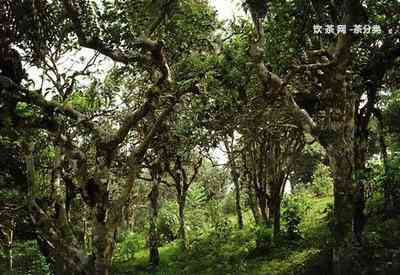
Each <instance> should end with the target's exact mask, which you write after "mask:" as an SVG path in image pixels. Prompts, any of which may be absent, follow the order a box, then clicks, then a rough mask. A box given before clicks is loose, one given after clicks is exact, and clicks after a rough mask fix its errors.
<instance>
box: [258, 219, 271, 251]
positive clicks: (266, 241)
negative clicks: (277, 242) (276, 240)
mask: <svg viewBox="0 0 400 275" xmlns="http://www.w3.org/2000/svg"><path fill="white" fill-rule="evenodd" d="M255 235H256V250H257V252H267V251H268V250H269V248H271V245H272V235H273V233H272V228H270V227H266V226H263V225H259V226H257V227H256V228H255Z"/></svg>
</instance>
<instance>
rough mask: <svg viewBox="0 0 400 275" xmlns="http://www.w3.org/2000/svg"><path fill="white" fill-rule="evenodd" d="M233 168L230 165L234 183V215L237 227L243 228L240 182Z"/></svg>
mask: <svg viewBox="0 0 400 275" xmlns="http://www.w3.org/2000/svg"><path fill="white" fill-rule="evenodd" d="M234 169H235V168H233V167H231V176H232V181H233V184H234V185H235V205H236V208H235V209H236V215H237V220H238V227H239V229H243V215H242V207H241V205H240V183H239V174H238V172H237V171H236V170H234Z"/></svg>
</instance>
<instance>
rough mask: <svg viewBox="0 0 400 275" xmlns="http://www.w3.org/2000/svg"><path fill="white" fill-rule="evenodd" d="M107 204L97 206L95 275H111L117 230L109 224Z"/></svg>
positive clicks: (94, 247) (94, 251)
mask: <svg viewBox="0 0 400 275" xmlns="http://www.w3.org/2000/svg"><path fill="white" fill-rule="evenodd" d="M105 204H106V202H103V203H99V204H98V205H97V206H96V220H95V225H94V231H93V255H94V270H95V275H109V274H110V269H111V260H112V254H113V251H114V243H115V240H114V237H115V230H114V228H113V226H112V225H110V224H108V223H107V220H106V216H107V208H106V206H105Z"/></svg>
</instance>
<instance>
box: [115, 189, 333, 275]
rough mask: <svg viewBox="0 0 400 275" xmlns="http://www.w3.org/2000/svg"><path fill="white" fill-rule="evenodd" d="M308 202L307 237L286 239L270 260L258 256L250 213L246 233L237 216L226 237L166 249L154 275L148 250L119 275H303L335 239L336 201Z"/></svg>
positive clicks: (211, 235) (203, 237)
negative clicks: (328, 211)
mask: <svg viewBox="0 0 400 275" xmlns="http://www.w3.org/2000/svg"><path fill="white" fill-rule="evenodd" d="M304 199H305V200H308V201H309V204H310V208H309V209H308V210H307V213H306V215H305V217H304V218H303V220H302V223H301V224H300V230H301V232H302V236H303V238H302V239H298V240H296V241H288V240H285V239H284V238H283V239H282V240H281V241H279V242H276V243H274V245H273V247H272V248H271V249H270V250H268V251H267V252H266V253H264V255H259V254H257V253H254V251H253V250H254V249H255V238H254V232H252V229H253V227H252V225H251V223H252V218H251V214H250V213H245V214H244V220H245V224H246V226H245V228H244V229H243V230H238V229H235V226H233V225H234V224H236V217H235V216H234V215H231V216H230V217H229V218H228V220H229V224H231V226H230V228H227V229H226V230H227V232H226V234H225V233H224V231H221V232H222V233H221V232H219V233H218V232H213V231H212V230H209V229H208V230H209V231H207V232H200V233H202V234H200V233H198V235H197V236H195V237H193V238H192V240H191V241H190V244H189V248H188V249H187V250H183V249H182V247H181V246H180V245H179V242H172V243H169V244H166V245H164V246H162V247H160V249H159V251H160V265H159V267H158V269H157V270H156V271H154V272H150V271H149V269H148V251H147V249H143V250H140V251H138V252H136V253H135V257H134V259H135V260H134V262H132V263H128V264H127V265H126V266H124V267H120V268H119V269H121V270H122V269H123V270H125V271H124V272H122V273H121V272H114V274H121V275H122V274H124V275H125V274H126V275H127V274H160V275H162V274H165V275H175V274H191V275H192V274H210V275H213V274H215V275H217V274H218V275H220V274H254V275H256V274H271V275H290V274H301V272H302V271H303V270H306V269H307V265H308V264H309V263H310V262H313V261H315V260H316V258H318V257H319V255H320V254H321V250H322V248H323V246H324V243H326V239H327V238H328V236H329V230H328V229H327V225H326V221H325V219H324V215H325V213H324V209H325V208H326V207H327V205H328V204H329V203H330V202H331V198H328V197H322V198H312V197H310V196H308V197H305V198H304ZM223 230H225V229H223ZM191 234H193V232H192V233H191ZM128 270H129V271H128Z"/></svg>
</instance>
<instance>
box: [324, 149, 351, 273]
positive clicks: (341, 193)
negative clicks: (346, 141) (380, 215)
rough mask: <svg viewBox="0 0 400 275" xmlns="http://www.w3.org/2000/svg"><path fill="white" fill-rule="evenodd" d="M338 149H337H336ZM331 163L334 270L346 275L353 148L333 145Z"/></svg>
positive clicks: (349, 233)
mask: <svg viewBox="0 0 400 275" xmlns="http://www.w3.org/2000/svg"><path fill="white" fill-rule="evenodd" d="M335 147H336V148H335ZM328 156H329V162H330V165H331V168H332V172H333V179H334V219H335V230H334V239H335V244H334V248H333V269H334V274H335V275H343V274H346V270H347V269H348V266H347V264H348V263H346V261H345V256H346V255H345V248H346V247H347V246H348V245H349V244H350V240H349V236H351V232H353V226H354V224H353V215H354V193H355V188H354V183H353V167H354V165H353V162H354V156H353V154H352V146H348V147H347V148H344V147H343V144H342V146H339V145H337V146H334V145H332V150H329V151H328Z"/></svg>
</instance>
